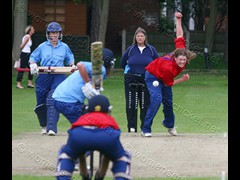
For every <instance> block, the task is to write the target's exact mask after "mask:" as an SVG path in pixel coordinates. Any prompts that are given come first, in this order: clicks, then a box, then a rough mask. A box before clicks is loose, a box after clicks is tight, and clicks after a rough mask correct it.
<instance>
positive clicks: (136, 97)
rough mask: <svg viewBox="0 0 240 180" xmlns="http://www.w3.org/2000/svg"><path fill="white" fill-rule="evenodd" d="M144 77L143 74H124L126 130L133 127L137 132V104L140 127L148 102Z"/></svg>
mask: <svg viewBox="0 0 240 180" xmlns="http://www.w3.org/2000/svg"><path fill="white" fill-rule="evenodd" d="M144 78H145V75H144V74H130V73H127V74H125V75H124V86H125V100H126V115H127V127H128V132H130V128H134V129H135V132H137V129H138V124H137V121H138V116H137V115H138V106H139V109H140V120H141V124H140V128H141V129H142V126H143V121H144V118H145V115H146V113H147V108H148V105H149V103H150V97H149V91H148V88H147V86H146V83H145V80H144Z"/></svg>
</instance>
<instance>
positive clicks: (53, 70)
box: [17, 66, 77, 74]
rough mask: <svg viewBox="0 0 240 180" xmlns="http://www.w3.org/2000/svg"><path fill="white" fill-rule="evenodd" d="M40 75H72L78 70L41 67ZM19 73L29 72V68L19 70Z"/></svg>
mask: <svg viewBox="0 0 240 180" xmlns="http://www.w3.org/2000/svg"><path fill="white" fill-rule="evenodd" d="M38 69H39V72H38V73H39V74H71V73H73V72H74V71H75V70H77V69H72V67H47V66H40V67H38ZM17 71H18V72H23V71H24V72H29V71H30V69H29V68H17Z"/></svg>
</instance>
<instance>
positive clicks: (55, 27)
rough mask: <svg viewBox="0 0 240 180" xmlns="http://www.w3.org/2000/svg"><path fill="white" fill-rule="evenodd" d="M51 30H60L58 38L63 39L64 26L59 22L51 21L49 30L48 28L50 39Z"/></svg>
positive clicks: (47, 33) (47, 34)
mask: <svg viewBox="0 0 240 180" xmlns="http://www.w3.org/2000/svg"><path fill="white" fill-rule="evenodd" d="M50 32H59V37H58V39H60V40H62V28H61V26H60V24H59V23H57V22H51V23H49V24H48V26H47V30H46V36H47V39H50V37H49V33H50Z"/></svg>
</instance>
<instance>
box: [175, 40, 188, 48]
mask: <svg viewBox="0 0 240 180" xmlns="http://www.w3.org/2000/svg"><path fill="white" fill-rule="evenodd" d="M174 43H175V48H176V49H177V48H186V41H185V39H184V37H179V38H175V39H174Z"/></svg>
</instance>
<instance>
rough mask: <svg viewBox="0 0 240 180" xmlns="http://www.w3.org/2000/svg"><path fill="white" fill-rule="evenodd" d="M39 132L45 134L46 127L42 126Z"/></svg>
mask: <svg viewBox="0 0 240 180" xmlns="http://www.w3.org/2000/svg"><path fill="white" fill-rule="evenodd" d="M41 134H47V127H46V126H45V127H42V130H41Z"/></svg>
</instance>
